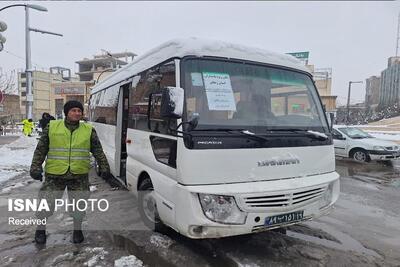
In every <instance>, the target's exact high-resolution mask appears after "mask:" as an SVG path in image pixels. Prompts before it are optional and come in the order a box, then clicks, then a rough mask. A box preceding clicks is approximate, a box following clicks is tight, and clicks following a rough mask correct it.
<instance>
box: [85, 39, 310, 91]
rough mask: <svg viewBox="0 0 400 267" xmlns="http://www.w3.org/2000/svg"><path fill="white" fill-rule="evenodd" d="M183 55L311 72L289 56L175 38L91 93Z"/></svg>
mask: <svg viewBox="0 0 400 267" xmlns="http://www.w3.org/2000/svg"><path fill="white" fill-rule="evenodd" d="M184 56H199V57H202V56H215V57H224V58H232V59H242V60H248V61H254V62H260V63H267V64H273V65H278V66H284V67H289V68H294V69H299V70H302V71H305V72H310V71H309V70H308V69H307V68H306V66H304V65H303V64H302V63H301V62H300V61H299V60H297V59H296V58H294V57H293V56H290V55H285V54H278V53H274V52H270V51H267V50H264V49H260V48H254V47H248V46H243V45H237V44H232V43H227V42H223V41H217V40H208V39H199V38H194V37H192V38H187V39H173V40H171V41H168V42H166V43H163V44H161V45H160V46H158V47H156V48H153V49H152V50H150V51H149V52H147V53H146V54H144V55H142V56H140V57H138V58H137V59H136V60H134V61H132V62H131V63H129V64H128V65H126V66H124V67H123V68H121V69H119V70H117V71H116V72H114V73H113V74H112V75H110V76H109V77H107V78H105V79H104V80H102V81H101V82H100V83H99V84H97V85H96V86H95V87H94V88H93V90H92V93H95V92H97V91H100V90H102V89H104V88H107V87H109V86H111V85H114V84H117V83H119V82H121V81H123V80H125V79H127V78H129V77H131V76H133V75H135V74H137V73H139V72H141V71H144V70H146V69H148V68H151V67H153V66H155V65H157V64H159V63H161V62H163V61H166V60H168V59H170V58H182V57H184Z"/></svg>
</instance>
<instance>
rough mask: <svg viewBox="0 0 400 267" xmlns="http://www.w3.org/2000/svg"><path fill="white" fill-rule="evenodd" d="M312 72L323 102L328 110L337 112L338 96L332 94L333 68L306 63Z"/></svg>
mask: <svg viewBox="0 0 400 267" xmlns="http://www.w3.org/2000/svg"><path fill="white" fill-rule="evenodd" d="M306 66H307V67H308V68H309V69H310V70H311V72H312V74H313V77H314V82H315V86H316V87H317V90H318V93H319V96H320V97H321V101H322V104H323V105H324V107H325V110H326V111H327V112H336V98H337V96H335V95H332V69H331V68H319V69H316V68H314V65H306Z"/></svg>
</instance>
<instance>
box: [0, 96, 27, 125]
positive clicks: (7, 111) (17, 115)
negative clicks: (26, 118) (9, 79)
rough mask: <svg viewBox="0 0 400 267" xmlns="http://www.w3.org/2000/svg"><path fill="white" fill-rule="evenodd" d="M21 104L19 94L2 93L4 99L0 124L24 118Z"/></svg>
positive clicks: (1, 104)
mask: <svg viewBox="0 0 400 267" xmlns="http://www.w3.org/2000/svg"><path fill="white" fill-rule="evenodd" d="M19 105H20V101H19V95H11V94H3V95H2V101H1V103H0V125H2V124H5V123H6V122H12V121H14V122H20V121H21V120H22V114H21V110H20V107H19Z"/></svg>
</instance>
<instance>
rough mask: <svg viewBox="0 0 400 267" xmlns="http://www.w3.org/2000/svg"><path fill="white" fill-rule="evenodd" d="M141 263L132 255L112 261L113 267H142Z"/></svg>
mask: <svg viewBox="0 0 400 267" xmlns="http://www.w3.org/2000/svg"><path fill="white" fill-rule="evenodd" d="M142 266H143V262H142V261H141V260H139V259H138V258H136V257H135V256H133V255H130V256H125V257H121V258H119V259H117V260H115V261H114V267H142Z"/></svg>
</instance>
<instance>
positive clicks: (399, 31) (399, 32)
mask: <svg viewBox="0 0 400 267" xmlns="http://www.w3.org/2000/svg"><path fill="white" fill-rule="evenodd" d="M399 39H400V12H399V16H398V18H397V38H396V57H397V56H398V53H399Z"/></svg>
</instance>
